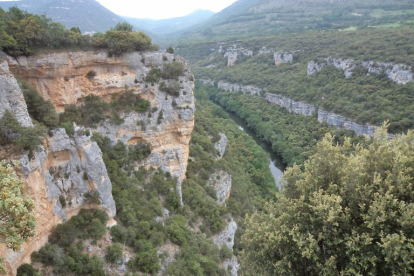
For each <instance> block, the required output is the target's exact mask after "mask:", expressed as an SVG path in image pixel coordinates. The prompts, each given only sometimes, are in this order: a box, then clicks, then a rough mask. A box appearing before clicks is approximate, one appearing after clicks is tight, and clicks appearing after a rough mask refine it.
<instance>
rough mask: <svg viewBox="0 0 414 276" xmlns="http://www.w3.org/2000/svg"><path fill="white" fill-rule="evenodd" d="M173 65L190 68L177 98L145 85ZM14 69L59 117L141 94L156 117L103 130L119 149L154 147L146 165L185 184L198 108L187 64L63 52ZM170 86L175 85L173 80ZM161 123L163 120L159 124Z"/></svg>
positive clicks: (132, 118)
mask: <svg viewBox="0 0 414 276" xmlns="http://www.w3.org/2000/svg"><path fill="white" fill-rule="evenodd" d="M173 61H177V62H181V63H183V64H184V66H185V74H184V76H180V77H179V83H180V91H179V96H177V97H175V96H171V95H168V94H167V93H165V92H162V91H160V89H159V84H158V83H153V84H151V83H148V82H145V77H146V76H147V74H148V72H149V71H150V70H151V69H152V68H155V67H156V68H159V69H163V66H164V65H165V64H167V63H171V62H173ZM9 65H10V68H11V70H12V71H13V72H14V73H15V74H18V75H20V76H22V77H23V78H24V79H25V80H27V81H28V82H30V83H31V84H33V85H34V86H35V87H36V88H37V90H38V91H39V92H40V93H41V95H42V96H43V97H44V98H45V99H50V101H51V102H52V103H53V105H54V106H55V108H56V109H57V110H58V111H63V110H64V107H65V106H67V105H68V104H77V105H80V104H82V102H83V98H84V97H86V96H88V95H95V96H99V97H101V98H103V99H104V100H110V98H111V96H112V95H114V94H119V93H123V92H124V91H125V88H126V87H127V88H128V89H132V90H133V91H134V93H136V94H140V95H141V96H142V97H143V98H145V99H147V100H148V101H150V103H151V108H153V109H154V110H155V109H156V111H155V112H154V113H153V114H151V117H150V116H148V114H143V113H136V112H132V113H129V114H121V117H122V118H123V119H124V123H122V124H121V125H115V124H112V123H111V122H105V123H103V124H101V125H100V126H99V127H98V128H97V130H98V131H99V132H100V133H101V134H103V135H105V136H107V137H109V138H110V139H111V140H112V141H113V143H116V142H117V141H118V140H121V141H122V142H124V143H125V144H128V145H133V144H137V143H140V142H147V143H149V144H150V146H151V151H152V153H151V156H150V157H149V158H148V159H146V160H145V161H144V162H143V163H142V164H140V165H145V166H147V167H149V166H153V167H155V168H161V169H163V170H165V171H168V172H170V173H171V174H172V175H173V176H175V177H177V178H178V183H179V184H180V183H181V181H182V180H183V179H184V177H185V171H186V168H187V159H188V154H189V146H188V145H189V142H190V138H191V132H192V129H193V127H194V110H195V106H194V95H193V89H194V83H193V81H192V78H193V77H192V75H191V74H190V72H189V69H188V65H187V63H186V61H185V60H184V59H183V58H181V57H178V56H174V55H172V54H169V53H163V52H143V53H139V52H133V53H127V54H124V55H122V56H119V57H108V55H107V53H106V52H104V51H101V52H92V51H90V52H59V53H51V54H45V55H40V56H32V57H18V58H16V60H10V61H9ZM90 72H93V74H91V73H90ZM165 82H166V83H167V84H169V83H170V82H173V80H165ZM161 112H162V113H161ZM160 113H161V114H162V116H160ZM159 117H162V118H160V120H158V118H159ZM178 190H179V191H180V185H179V186H178Z"/></svg>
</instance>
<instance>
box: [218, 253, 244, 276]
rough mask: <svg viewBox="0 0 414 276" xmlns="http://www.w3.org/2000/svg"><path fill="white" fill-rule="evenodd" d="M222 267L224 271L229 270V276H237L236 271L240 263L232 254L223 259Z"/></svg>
mask: <svg viewBox="0 0 414 276" xmlns="http://www.w3.org/2000/svg"><path fill="white" fill-rule="evenodd" d="M222 267H223V268H224V269H225V270H226V271H229V272H230V275H231V276H237V272H238V271H239V269H240V263H239V260H238V259H237V257H236V256H233V257H232V258H231V259H228V260H225V261H224V262H223V264H222Z"/></svg>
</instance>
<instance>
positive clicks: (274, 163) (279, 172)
mask: <svg viewBox="0 0 414 276" xmlns="http://www.w3.org/2000/svg"><path fill="white" fill-rule="evenodd" d="M227 113H228V114H229V116H230V118H231V119H232V120H233V121H234V122H235V123H236V124H237V125H238V126H239V129H240V130H242V131H243V132H245V133H247V134H248V135H250V136H251V137H252V138H253V139H254V141H255V142H256V144H258V145H259V146H261V147H262V148H263V149H264V150H265V151H266V152H267V153H268V154H269V168H270V172H271V173H272V175H273V178H274V179H275V184H276V187H278V188H281V179H282V176H283V170H284V169H285V167H286V166H285V165H284V164H283V162H282V158H281V157H280V156H278V155H277V154H275V153H274V152H273V151H272V148H271V147H270V146H269V144H267V143H265V142H263V141H262V140H260V139H259V138H258V137H257V136H256V133H255V132H254V131H252V130H251V129H250V128H249V127H248V126H247V124H246V123H245V122H244V121H243V120H242V119H240V118H239V117H238V116H237V115H235V114H233V113H230V112H227Z"/></svg>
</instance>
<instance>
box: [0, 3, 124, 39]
mask: <svg viewBox="0 0 414 276" xmlns="http://www.w3.org/2000/svg"><path fill="white" fill-rule="evenodd" d="M13 6H16V7H18V8H19V9H22V10H25V11H28V12H30V13H34V14H39V15H42V14H46V16H47V17H49V18H51V19H52V20H53V21H56V22H60V23H62V24H63V25H65V27H66V28H72V27H79V28H80V30H81V31H82V33H85V32H92V33H95V32H105V31H107V30H109V29H110V28H113V27H115V25H116V24H117V23H119V22H124V21H125V20H124V19H122V18H121V17H119V16H118V15H116V14H114V13H113V12H111V11H110V10H108V9H107V8H105V7H104V6H102V5H101V4H99V2H97V1H95V0H72V1H65V0H21V1H18V2H14V1H12V2H0V7H1V8H3V9H5V10H8V8H9V7H13Z"/></svg>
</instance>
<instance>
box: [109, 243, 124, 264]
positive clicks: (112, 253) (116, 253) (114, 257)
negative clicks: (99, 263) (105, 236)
mask: <svg viewBox="0 0 414 276" xmlns="http://www.w3.org/2000/svg"><path fill="white" fill-rule="evenodd" d="M122 254H123V250H122V247H121V246H120V245H119V244H118V243H115V244H113V245H110V246H108V247H107V248H106V254H105V259H106V260H107V261H108V262H110V263H118V262H120V261H122Z"/></svg>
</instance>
